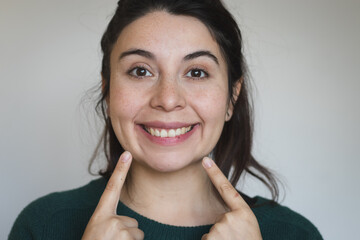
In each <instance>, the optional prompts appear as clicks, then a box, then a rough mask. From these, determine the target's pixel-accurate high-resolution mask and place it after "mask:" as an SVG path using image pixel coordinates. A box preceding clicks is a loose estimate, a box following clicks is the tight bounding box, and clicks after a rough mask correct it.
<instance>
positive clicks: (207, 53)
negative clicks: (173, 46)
mask: <svg viewBox="0 0 360 240" xmlns="http://www.w3.org/2000/svg"><path fill="white" fill-rule="evenodd" d="M203 56H205V57H209V58H211V59H212V60H213V61H214V62H215V63H216V64H217V65H219V61H218V59H217V57H215V55H214V54H212V53H211V52H210V51H204V50H201V51H196V52H193V53H190V54H188V55H186V56H185V57H184V60H186V61H188V60H192V59H194V58H198V57H203Z"/></svg>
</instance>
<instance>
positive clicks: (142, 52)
mask: <svg viewBox="0 0 360 240" xmlns="http://www.w3.org/2000/svg"><path fill="white" fill-rule="evenodd" d="M129 55H140V56H143V57H146V58H149V59H151V60H153V59H155V56H154V54H152V53H151V52H149V51H145V50H142V49H130V50H128V51H125V52H123V53H122V54H121V55H120V57H119V60H121V59H123V58H124V57H126V56H129Z"/></svg>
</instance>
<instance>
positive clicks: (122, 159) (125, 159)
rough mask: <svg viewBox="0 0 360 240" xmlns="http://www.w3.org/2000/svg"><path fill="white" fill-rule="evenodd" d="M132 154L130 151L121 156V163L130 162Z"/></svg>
mask: <svg viewBox="0 0 360 240" xmlns="http://www.w3.org/2000/svg"><path fill="white" fill-rule="evenodd" d="M130 157H131V154H130V153H129V152H128V151H125V152H124V153H123V154H122V155H121V161H122V162H123V163H126V162H128V161H129V160H130Z"/></svg>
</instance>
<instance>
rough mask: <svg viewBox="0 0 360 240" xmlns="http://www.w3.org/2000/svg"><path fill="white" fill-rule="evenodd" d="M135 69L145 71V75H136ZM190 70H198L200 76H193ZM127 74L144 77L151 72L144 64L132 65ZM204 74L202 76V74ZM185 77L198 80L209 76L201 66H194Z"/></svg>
mask: <svg viewBox="0 0 360 240" xmlns="http://www.w3.org/2000/svg"><path fill="white" fill-rule="evenodd" d="M137 70H145V71H146V75H145V76H138V75H136V74H135V73H134V71H137ZM192 71H200V72H201V74H200V77H193V76H191V75H190V74H191V72H192ZM127 74H128V75H129V76H131V77H135V78H144V77H149V76H148V74H150V77H152V76H153V74H152V73H151V72H150V71H149V70H147V69H146V67H144V66H141V65H139V66H136V67H133V68H131V69H130V70H129V71H127ZM202 75H204V76H202ZM185 76H186V77H189V78H192V79H196V80H199V79H204V78H208V77H209V73H208V72H207V71H205V70H204V69H202V68H199V67H195V68H192V69H190V70H189V71H188V72H187V73H186V74H185Z"/></svg>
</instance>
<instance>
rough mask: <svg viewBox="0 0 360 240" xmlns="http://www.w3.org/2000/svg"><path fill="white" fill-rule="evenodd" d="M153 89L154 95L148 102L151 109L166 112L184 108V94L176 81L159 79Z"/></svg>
mask: <svg viewBox="0 0 360 240" xmlns="http://www.w3.org/2000/svg"><path fill="white" fill-rule="evenodd" d="M154 87H155V89H154V93H153V95H152V98H151V101H150V105H151V107H153V108H155V109H158V110H162V111H166V112H170V111H176V110H180V109H183V108H184V107H185V105H186V99H185V96H184V93H185V92H184V90H183V89H182V87H181V86H180V85H179V83H178V81H177V80H176V79H172V78H161V79H159V82H158V84H157V85H156V86H154Z"/></svg>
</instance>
